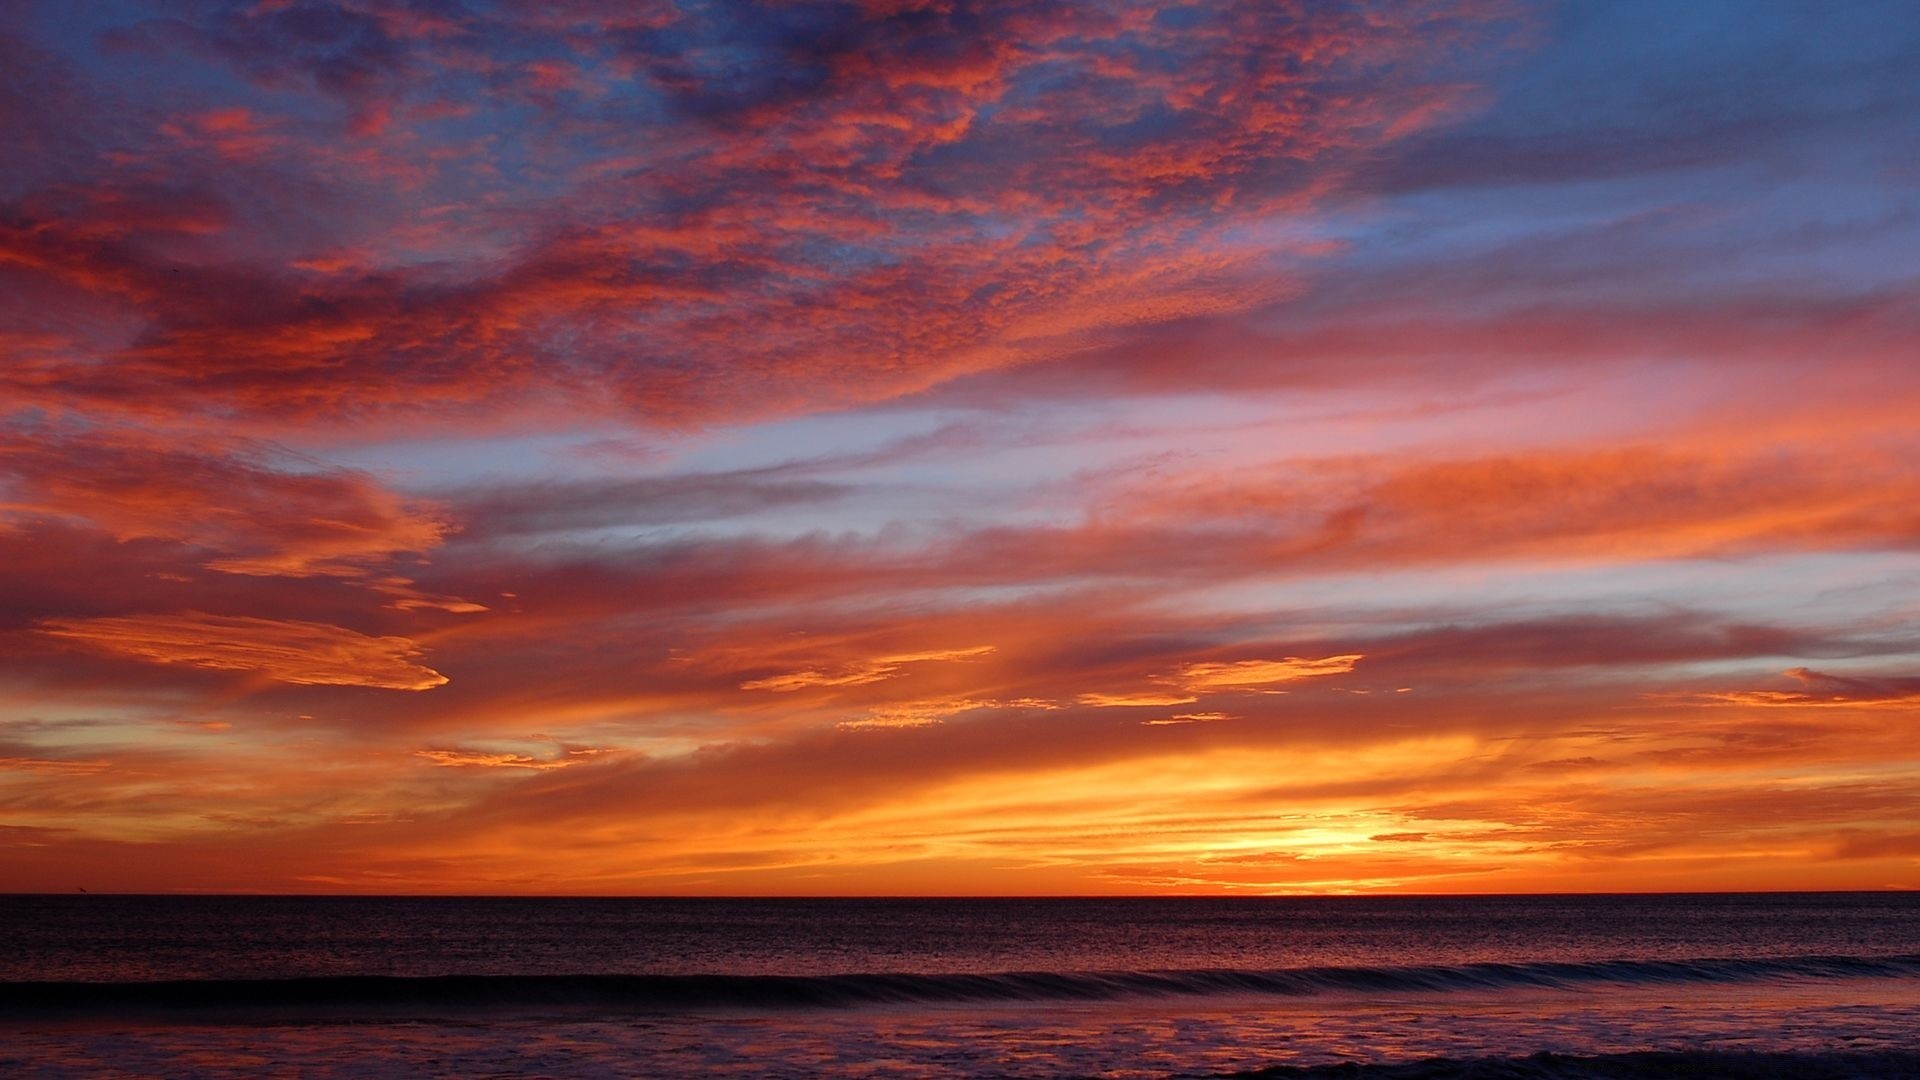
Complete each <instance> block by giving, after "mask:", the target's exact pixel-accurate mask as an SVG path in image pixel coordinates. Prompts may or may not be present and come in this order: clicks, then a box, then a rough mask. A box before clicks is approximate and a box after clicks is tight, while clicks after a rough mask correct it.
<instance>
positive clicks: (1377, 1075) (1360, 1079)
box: [1230, 1050, 1920, 1080]
mask: <svg viewBox="0 0 1920 1080" xmlns="http://www.w3.org/2000/svg"><path fill="white" fill-rule="evenodd" d="M1230 1075H1231V1077H1235V1078H1239V1080H1335V1078H1340V1080H1576V1078H1577V1080H1639V1078H1641V1077H1663V1078H1664V1077H1675V1076H1712V1077H1718V1078H1720V1080H1780V1078H1781V1077H1787V1076H1791V1077H1794V1078H1795V1080H1920V1054H1916V1053H1911V1052H1906V1051H1870V1052H1845V1051H1837V1052H1823V1053H1810V1052H1801V1053H1778V1052H1775V1053H1768V1052H1763V1051H1740V1050H1733V1051H1714V1050H1671V1051H1661V1050H1644V1051H1636V1052H1633V1053H1626V1054H1595V1055H1591V1056H1579V1055H1573V1054H1553V1053H1541V1054H1534V1055H1531V1056H1529V1057H1523V1058H1479V1059H1473V1060H1467V1061H1459V1060H1454V1059H1451V1058H1433V1059H1429V1060H1426V1061H1417V1062H1409V1063H1406V1064H1395V1065H1363V1064H1358V1063H1342V1064H1339V1065H1277V1066H1274V1067H1272V1068H1268V1069H1257V1070H1254V1071H1252V1072H1241V1073H1232V1074H1230Z"/></svg>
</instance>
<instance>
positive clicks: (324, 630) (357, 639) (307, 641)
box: [41, 611, 447, 690]
mask: <svg viewBox="0 0 1920 1080" xmlns="http://www.w3.org/2000/svg"><path fill="white" fill-rule="evenodd" d="M41 632H42V633H44V634H48V635H51V636H53V637H58V638H64V639H67V640H71V641H75V642H78V643H80V644H83V645H85V646H87V647H88V648H91V649H96V650H99V651H101V652H106V653H110V654H113V655H116V656H123V657H127V658H129V659H133V660H141V661H145V662H147V663H151V664H184V665H187V666H190V667H200V668H211V669H215V670H220V671H248V672H255V673H257V674H260V675H264V676H266V677H267V678H270V679H273V680H276V681H278V682H284V683H295V684H299V685H314V686H372V687H380V688H382V689H387V690H431V689H433V688H434V687H436V686H442V685H444V684H445V683H446V682H447V677H446V676H444V675H442V674H440V673H439V672H437V671H434V670H433V669H432V668H428V667H423V666H421V665H419V664H416V663H414V662H413V660H414V659H415V658H416V657H418V656H419V655H420V647H419V645H418V644H416V643H415V642H413V641H411V640H409V639H407V638H403V637H368V636H366V635H365V634H358V633H355V632H354V631H352V630H348V629H345V628H343V627H339V626H329V625H327V624H325V623H312V622H296V621H292V620H282V619H259V618H253V617H250V616H245V615H206V614H202V613H200V612H196V611H188V612H182V613H180V614H177V615H126V616H104V617H101V618H93V619H48V620H46V621H45V622H43V623H42V624H41Z"/></svg>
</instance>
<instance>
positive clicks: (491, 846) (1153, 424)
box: [0, 0, 1920, 894]
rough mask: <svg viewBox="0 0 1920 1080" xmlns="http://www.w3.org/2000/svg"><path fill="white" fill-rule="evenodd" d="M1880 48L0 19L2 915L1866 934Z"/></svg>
mask: <svg viewBox="0 0 1920 1080" xmlns="http://www.w3.org/2000/svg"><path fill="white" fill-rule="evenodd" d="M1816 18H1817V19H1818V22H1817V23H1815V22H1814V21H1813V20H1815V19H1816ZM1915 48H1920V19H1916V18H1915V17H1914V14H1913V12H1912V11H1911V10H1909V8H1908V7H1907V6H1904V5H1899V4H1894V3H1887V4H1873V3H1863V4H1856V5H1848V6H1847V7H1845V8H1844V9H1839V10H1833V11H1823V12H1818V13H1814V12H1797V11H1792V10H1787V9H1784V8H1768V9H1766V10H1764V11H1756V10H1753V9H1752V8H1751V7H1750V6H1747V5H1739V4H1733V5H1730V6H1727V7H1724V8H1722V7H1719V6H1716V5H1715V4H1711V3H1707V4H1699V5H1689V6H1687V7H1686V8H1685V10H1681V9H1679V8H1677V7H1675V6H1674V5H1670V4H1664V3H1655V2H1652V0H1649V2H1647V3H1644V4H1643V3H1620V4H1611V5H1607V6H1605V7H1603V8H1593V7H1587V8H1564V7H1555V6H1548V5H1534V4H1531V3H1525V2H1507V0H1488V2H1486V3H1479V2H1475V3H1465V4H1462V3H1434V4H1424V3H1414V4H1408V3H1391V4H1388V3H1378V4H1376V3H1370V2H1365V0H1353V2H1341V3H1318V2H1316V3H1299V4H1294V3H1248V4H1237V3H1228V4H1210V5H1194V6H1182V5H1158V4H1136V3H1113V4H1094V5H1086V4H1057V3H1028V2H1014V3H995V4H971V3H951V4H937V5H929V4H921V3H917V2H900V3H892V2H876V3H863V4H857V5H824V6H810V7H804V8H793V7H786V6H777V5H762V4H757V3H749V2H745V0H740V2H733V0H727V2H721V3H713V4H705V5H695V6H673V7H669V6H650V5H639V6H635V5H629V4H601V3H596V2H592V0H569V2H566V3H556V4H543V5H525V4H471V5H429V6H420V5H412V6H407V5H392V4H378V3H363V2H359V0H303V2H300V3H291V4H253V3H228V2H220V0H216V2H208V3H203V4H194V5H187V6H180V5H158V4H155V5H147V4H144V3H134V4H131V5H119V6H113V7H110V8H109V7H98V8H94V7H88V8H85V9H83V10H76V9H74V8H73V6H72V5H53V4H36V3H23V4H13V5H8V6H5V7H4V10H3V12H0V67H4V68H5V69H6V70H8V71H9V72H17V73H20V75H21V77H19V78H10V79H7V80H4V82H5V85H4V86H0V139H4V141H5V144H6V145H7V146H8V147H9V148H10V149H14V150H16V151H17V152H14V153H10V154H9V155H7V156H6V160H5V161H0V356H4V357H5V362H4V363H0V817H4V818H5V820H6V822H7V824H6V825H4V826H0V849H4V850H5V851H6V857H5V858H4V859H0V867H3V868H4V869H0V889H22V890H33V889H55V890H60V891H64V890H67V889H70V888H71V887H72V886H73V885H74V884H75V883H76V882H80V883H85V884H86V885H87V886H88V887H89V888H92V889H95V890H111V889H132V890H143V891H154V890H160V891H164V890H172V889H196V890H200V889H243V890H264V891H313V890H333V889H340V890H359V891H378V892H395V891H428V892H432V891H446V892H460V893H475V892H488V891H504V892H578V893H599V894H606V893H622V892H639V893H660V892H665V893H708V894H713V893H724V894H742V893H756V892H763V893H867V892H879V893H887V894H901V893H914V892H927V893H955V892H981V891H984V892H1014V893H1069V894H1087V893H1100V892H1138V891H1176V892H1297V891H1370V890H1408V891H1424V892H1433V891H1489V890H1533V889H1590V888H1591V889H1617V888H1622V887H1631V888H1637V889H1648V890H1659V889H1685V888H1788V887H1791V888H1807V887H1831V888H1879V887H1887V886H1902V887H1913V886H1920V878H1917V877H1916V876H1915V875H1916V870H1915V867H1916V863H1915V861H1914V854H1915V845H1914V841H1913V838H1914V837H1915V836H1916V835H1920V801H1917V800H1916V796H1915V794H1914V792H1915V791H1917V790H1920V785H1916V784H1915V782H1914V780H1915V777H1916V774H1920V757H1916V755H1915V751H1914V750H1913V748H1912V745H1911V744H1912V740H1911V737H1910V736H1911V726H1912V721H1913V718H1914V713H1915V710H1916V709H1920V683H1917V682H1916V678H1917V677H1920V635H1916V634H1915V633H1914V631H1913V625H1914V618H1913V617H1914V613H1915V611H1916V609H1917V606H1920V511H1916V510H1915V507H1916V506H1920V465H1916V464H1915V463H1916V462H1920V442H1917V440H1920V436H1917V435H1916V431H1917V430H1920V429H1917V428H1916V426H1915V423H1914V419H1915V417H1916V416H1920V368H1916V367H1915V365H1914V364H1913V363H1912V357H1911V352H1912V342H1913V341H1914V340H1915V334H1916V331H1920V302H1917V301H1920V293H1916V290H1915V282H1916V281H1920V266H1916V264H1915V261H1914V259H1913V256H1912V254H1911V252H1913V251H1915V250H1920V200H1917V199H1916V196H1915V194H1914V192H1915V191H1916V190H1920V189H1917V188H1916V187H1915V185H1914V184H1913V183H1912V182H1911V181H1912V179H1913V177H1914V172H1913V162H1914V161H1915V160H1920V134H1916V131H1915V129H1914V128H1913V126H1912V125H1911V123H1910V122H1907V118H1909V117H1911V116H1912V115H1913V112H1914V110H1915V109H1916V108H1920V100H1916V91H1915V89H1914V84H1913V81H1912V79H1911V71H1910V68H1911V63H1910V59H1909V58H1910V57H1911V55H1913V50H1914V49H1915Z"/></svg>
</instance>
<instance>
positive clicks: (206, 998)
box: [0, 955, 1920, 1016]
mask: <svg viewBox="0 0 1920 1080" xmlns="http://www.w3.org/2000/svg"><path fill="white" fill-rule="evenodd" d="M1857 978H1900V979H1909V978H1920V955H1910V956H1885V957H1865V956H1797V957H1777V958H1766V959H1702V960H1601V961H1586V962H1576V961H1547V962H1538V963H1478V964H1455V965H1433V966H1424V967H1303V968H1283V969H1277V970H1265V971H1241V970H1201V971H1107V972H1009V973H1003V974H872V975H613V974H609V975H431V976H394V975H339V976H316V977H305V978H285V979H197V980H168V981H153V982H0V1016H21V1015H30V1016H45V1015H49V1014H55V1015H58V1014H75V1015H85V1014H127V1013H149V1012H151V1013H189V1014H191V1013H203V1012H216V1013H233V1012H241V1013H271V1014H288V1013H292V1014H301V1015H305V1014H310V1013H318V1014H326V1015H334V1014H340V1013H356V1012H362V1011H370V1012H377V1013H392V1012H407V1011H426V1012H429V1013H433V1014H441V1013H445V1012H448V1011H454V1012H459V1011H468V1010H485V1009H500V1008H520V1009H527V1008H531V1009H594V1010H609V1011H625V1012H683V1011H688V1010H700V1009H749V1010H769V1009H804V1008H815V1009H834V1008H857V1007H861V1006H872V1005H889V1004H940V1003H954V1004H964V1003H1018V1002H1045V1001H1105V1000H1115V999H1122V998H1187V997H1206V996H1229V995H1264V996H1284V997H1305V996H1314V995H1329V994H1363V995H1365V994H1445V993H1453V992H1462V991H1473V990H1501V989H1517V988H1529V987H1534V988H1546V989H1574V988H1579V987H1593V986H1605V985H1616V986H1651V985H1660V984H1685V983H1730V982H1764V981H1796V980H1827V979H1857Z"/></svg>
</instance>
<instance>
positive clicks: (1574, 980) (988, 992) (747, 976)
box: [0, 893, 1920, 1080]
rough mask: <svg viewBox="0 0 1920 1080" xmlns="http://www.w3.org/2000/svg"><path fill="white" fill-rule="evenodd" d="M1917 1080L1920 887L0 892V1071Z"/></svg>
mask: <svg viewBox="0 0 1920 1080" xmlns="http://www.w3.org/2000/svg"><path fill="white" fill-rule="evenodd" d="M1246 1074H1256V1075H1263V1076H1273V1077H1296V1076H1297V1077H1321V1076H1326V1077H1332V1076H1342V1077H1400V1078H1413V1077H1421V1078H1432V1080H1438V1078H1443V1077H1560V1076H1566V1077H1574V1076H1578V1077H1639V1076H1675V1075H1699V1076H1709V1075H1710V1076H1752V1077H1783V1076H1807V1077H1842V1076H1849V1077H1850V1076H1862V1077H1920V894H1909V893H1886V894H1794V895H1781V894H1769V895H1713V896H1610V897H1479V898H1471V899H1451V898H1415V897H1409V898H1326V899H1319V898H1313V899H1308V898H1226V899H1171V898H1169V899H1047V900H960V899H955V900H718V899H715V900H620V899H604V900H570V899H569V900H562V899H424V898H409V899H397V898H395V899H387V898H315V897H122V896H79V895H76V896H58V897H46V896H13V897H0V1076H7V1077H36V1076H87V1077H95V1076H98V1077H135V1076H138V1077H149V1076H155V1077H187V1076H192V1077H199V1076H206V1077H256V1076H269V1075H286V1076H330V1077H388V1076H407V1077H411V1076H446V1077H505V1076H551V1077H573V1076H596V1077H598V1076H616V1077H624V1076H632V1077H694V1076H699V1077H707V1076H756V1077H757V1076H774V1077H788V1076H791V1077H802V1076H835V1077H840V1076H849V1077H883V1076H884V1077H894V1076H902V1077H988V1076H993V1077H999V1076H1019V1077H1025V1076H1031V1077H1061V1076H1099V1077H1164V1076H1181V1077H1196V1076H1221V1075H1246Z"/></svg>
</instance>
